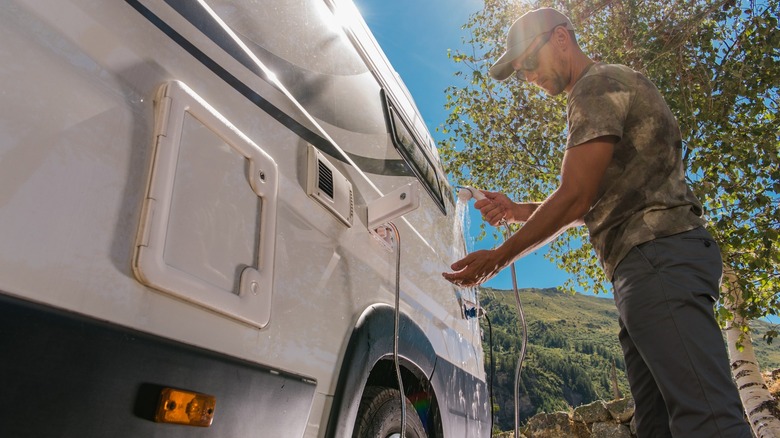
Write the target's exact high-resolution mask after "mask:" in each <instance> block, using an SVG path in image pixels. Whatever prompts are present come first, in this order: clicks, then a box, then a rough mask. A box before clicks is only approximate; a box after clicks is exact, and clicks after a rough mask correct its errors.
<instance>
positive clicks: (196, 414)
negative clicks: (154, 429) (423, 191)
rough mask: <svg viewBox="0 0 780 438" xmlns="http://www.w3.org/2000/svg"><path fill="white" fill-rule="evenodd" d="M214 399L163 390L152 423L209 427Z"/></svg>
mask: <svg viewBox="0 0 780 438" xmlns="http://www.w3.org/2000/svg"><path fill="white" fill-rule="evenodd" d="M216 405H217V399H216V397H214V396H212V395H206V394H199V393H197V392H191V391H183V390H180V389H172V388H165V389H163V390H162V392H161V393H160V401H159V403H158V404H157V412H156V414H155V416H154V421H156V422H158V423H172V424H185V425H188V426H199V427H209V426H211V422H212V420H214V409H215V408H216Z"/></svg>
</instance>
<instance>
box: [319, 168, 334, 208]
mask: <svg viewBox="0 0 780 438" xmlns="http://www.w3.org/2000/svg"><path fill="white" fill-rule="evenodd" d="M317 166H318V167H319V178H318V179H317V187H319V188H320V190H322V191H323V193H325V194H326V195H328V197H329V198H330V199H333V171H332V170H330V169H329V168H328V166H327V165H326V164H325V163H324V162H322V160H319V159H318V160H317Z"/></svg>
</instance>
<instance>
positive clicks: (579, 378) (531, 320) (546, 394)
mask: <svg viewBox="0 0 780 438" xmlns="http://www.w3.org/2000/svg"><path fill="white" fill-rule="evenodd" d="M520 300H521V302H522V303H523V308H524V310H525V318H526V323H527V326H528V347H527V354H526V359H525V363H524V365H523V370H522V373H521V381H522V384H521V387H520V407H521V408H520V418H521V423H525V421H526V420H527V419H528V418H530V417H532V416H533V415H535V414H537V413H539V412H555V411H560V410H568V409H569V407H577V406H580V405H583V404H587V403H590V402H592V401H595V400H599V399H602V400H611V399H613V398H615V385H613V373H614V377H615V378H616V379H615V380H616V381H617V391H619V394H620V395H625V396H627V395H629V394H630V393H629V390H628V382H627V380H626V377H625V363H624V362H623V355H622V352H621V350H620V344H619V343H618V339H617V334H618V331H619V329H618V323H617V318H618V316H617V310H616V309H615V304H614V302H613V300H612V299H611V298H602V297H594V296H586V295H581V294H575V295H569V294H564V293H562V292H559V291H558V290H556V289H523V290H521V291H520ZM480 303H481V305H482V307H483V308H484V310H485V312H486V315H487V318H482V328H483V333H484V336H483V346H484V349H485V355H486V357H485V367H486V369H487V371H488V376H490V374H491V371H490V357H489V351H490V336H489V327H488V323H487V321H488V319H489V320H490V323H491V325H492V338H493V339H492V340H493V342H492V345H493V359H494V367H495V375H494V377H493V384H494V397H495V398H494V408H495V415H496V417H495V418H496V424H495V426H496V428H497V429H500V430H510V429H512V428H513V427H514V411H513V409H514V402H513V397H514V387H513V385H514V375H515V366H516V364H517V358H518V353H519V349H520V345H521V334H522V331H521V329H520V326H519V323H518V319H517V312H516V309H515V304H514V303H515V299H514V292H512V291H502V290H495V289H489V288H483V289H481V290H480ZM765 331H766V324H765V323H757V324H756V326H755V327H754V335H753V336H754V341H755V342H754V344H755V347H756V355H757V357H758V359H759V361H760V362H761V366H762V368H763V369H765V370H770V369H776V368H780V346H778V345H777V343H775V344H772V345H767V344H766V342H764V341H763V340H762V339H761V333H764V332H765ZM613 370H614V371H613Z"/></svg>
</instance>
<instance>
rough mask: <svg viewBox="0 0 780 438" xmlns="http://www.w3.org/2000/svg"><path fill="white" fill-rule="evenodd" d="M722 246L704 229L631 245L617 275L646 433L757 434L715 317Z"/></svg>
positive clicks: (624, 336)
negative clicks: (751, 426) (746, 415)
mask: <svg viewBox="0 0 780 438" xmlns="http://www.w3.org/2000/svg"><path fill="white" fill-rule="evenodd" d="M722 269H723V267H722V262H721V257H720V250H719V249H718V246H717V245H716V244H715V241H714V240H713V239H712V237H711V236H710V234H709V233H708V232H707V231H706V230H704V229H703V228H697V229H694V230H691V231H687V232H685V233H680V234H676V235H673V236H669V237H663V238H659V239H655V240H652V241H650V242H646V243H643V244H641V245H638V246H636V247H634V248H632V249H631V252H629V254H628V255H627V256H626V257H625V258H624V259H623V260H622V261H621V262H620V264H619V265H618V267H617V269H616V270H615V274H614V276H613V278H612V286H613V288H614V296H615V304H616V305H617V308H618V312H619V314H620V319H619V323H620V344H621V346H622V348H623V355H624V356H625V359H626V370H627V374H628V382H629V385H630V386H631V393H632V395H633V396H634V400H635V402H636V413H635V417H636V424H637V433H638V436H639V437H640V438H645V437H647V438H659V437H678V438H696V437H701V438H715V437H720V438H726V437H728V438H750V437H751V436H752V434H751V432H750V429H749V426H748V424H747V423H746V422H745V419H744V413H743V412H744V411H743V408H742V403H741V402H740V399H739V394H738V393H737V390H736V387H735V386H734V383H733V381H732V379H731V373H730V372H729V364H728V355H727V353H726V348H725V345H724V343H723V335H722V334H721V331H720V328H719V327H718V324H717V322H716V321H715V316H714V313H713V304H714V303H715V301H716V300H717V299H718V295H719V287H720V278H721V275H722Z"/></svg>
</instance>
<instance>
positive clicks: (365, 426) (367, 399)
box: [352, 386, 428, 438]
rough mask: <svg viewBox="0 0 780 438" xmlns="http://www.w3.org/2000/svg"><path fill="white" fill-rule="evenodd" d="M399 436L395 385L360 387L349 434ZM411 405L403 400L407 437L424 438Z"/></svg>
mask: <svg viewBox="0 0 780 438" xmlns="http://www.w3.org/2000/svg"><path fill="white" fill-rule="evenodd" d="M400 436H401V400H400V392H399V391H398V390H397V389H394V388H385V387H381V386H368V387H366V389H365V390H364V391H363V397H362V398H361V399H360V408H358V415H357V421H356V422H355V432H354V433H353V434H352V438H395V437H400ZM427 436H428V435H426V433H425V428H424V427H423V425H422V421H420V416H419V415H417V411H415V410H414V406H412V403H411V402H410V401H409V400H408V399H407V400H406V438H427Z"/></svg>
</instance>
